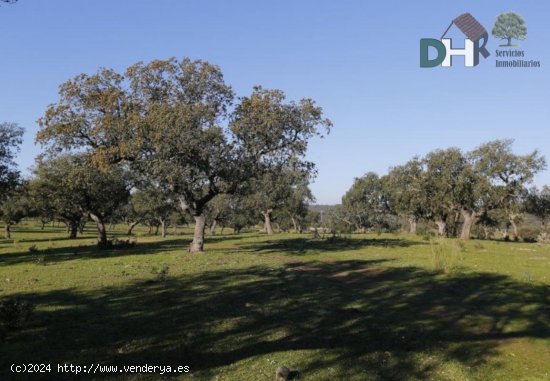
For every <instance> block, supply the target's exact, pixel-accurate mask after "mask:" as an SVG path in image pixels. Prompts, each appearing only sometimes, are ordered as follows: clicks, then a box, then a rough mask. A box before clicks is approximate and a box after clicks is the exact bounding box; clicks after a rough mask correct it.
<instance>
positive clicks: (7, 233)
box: [4, 224, 11, 239]
mask: <svg viewBox="0 0 550 381" xmlns="http://www.w3.org/2000/svg"><path fill="white" fill-rule="evenodd" d="M4 238H5V239H10V238H11V225H10V224H6V227H5V228H4Z"/></svg>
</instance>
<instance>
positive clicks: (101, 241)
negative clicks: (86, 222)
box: [90, 213, 109, 249]
mask: <svg viewBox="0 0 550 381" xmlns="http://www.w3.org/2000/svg"><path fill="white" fill-rule="evenodd" d="M90 218H91V219H92V221H94V222H95V224H96V226H97V246H98V247H99V248H100V249H106V248H107V247H108V246H109V244H108V242H107V229H105V224H104V223H103V219H102V218H101V216H100V215H98V214H95V213H90Z"/></svg>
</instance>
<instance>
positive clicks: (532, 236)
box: [518, 226, 541, 242]
mask: <svg viewBox="0 0 550 381" xmlns="http://www.w3.org/2000/svg"><path fill="white" fill-rule="evenodd" d="M540 233H541V232H540V229H537V228H533V227H530V226H524V227H521V228H520V229H519V230H518V235H519V236H520V237H521V239H522V240H523V242H537V238H538V237H539V235H540Z"/></svg>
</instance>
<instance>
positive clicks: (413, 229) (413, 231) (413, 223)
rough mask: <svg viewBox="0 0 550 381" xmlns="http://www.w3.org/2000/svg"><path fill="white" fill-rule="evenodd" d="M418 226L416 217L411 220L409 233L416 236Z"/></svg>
mask: <svg viewBox="0 0 550 381" xmlns="http://www.w3.org/2000/svg"><path fill="white" fill-rule="evenodd" d="M417 224H418V220H417V219H416V217H411V218H409V225H410V229H409V233H411V234H416V227H417Z"/></svg>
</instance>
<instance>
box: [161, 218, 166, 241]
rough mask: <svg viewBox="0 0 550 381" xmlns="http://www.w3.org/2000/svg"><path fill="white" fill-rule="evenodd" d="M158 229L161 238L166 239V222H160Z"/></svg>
mask: <svg viewBox="0 0 550 381" xmlns="http://www.w3.org/2000/svg"><path fill="white" fill-rule="evenodd" d="M160 227H161V235H162V238H166V220H164V219H161V220H160Z"/></svg>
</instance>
